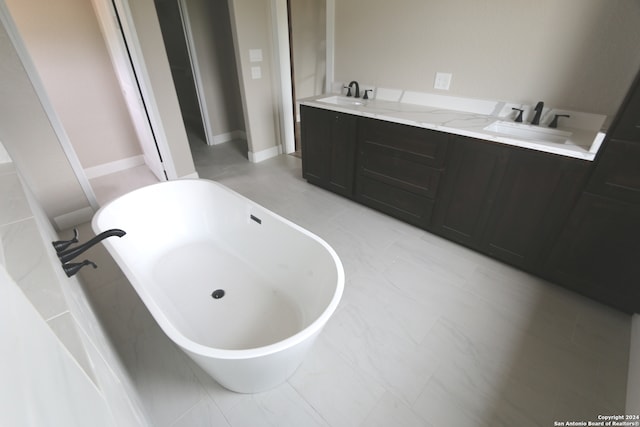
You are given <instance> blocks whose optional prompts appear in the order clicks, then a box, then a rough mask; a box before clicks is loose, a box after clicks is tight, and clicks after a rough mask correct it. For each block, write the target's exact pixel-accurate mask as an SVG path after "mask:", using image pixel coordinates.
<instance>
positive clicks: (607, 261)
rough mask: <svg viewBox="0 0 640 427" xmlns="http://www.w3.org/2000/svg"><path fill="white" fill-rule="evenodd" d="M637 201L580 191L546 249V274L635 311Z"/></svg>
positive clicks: (639, 290) (638, 294) (639, 306)
mask: <svg viewBox="0 0 640 427" xmlns="http://www.w3.org/2000/svg"><path fill="white" fill-rule="evenodd" d="M639 239H640V205H638V204H630V203H626V202H621V201H617V200H613V199H609V198H607V197H602V196H599V195H596V194H591V193H584V194H583V195H582V197H581V198H580V200H579V202H578V204H577V205H576V207H575V209H574V210H573V212H572V214H571V217H570V219H569V221H568V223H567V226H566V227H565V229H564V231H563V232H562V234H561V235H560V238H559V239H558V242H557V244H556V245H555V247H554V248H553V251H552V252H551V256H550V257H549V262H548V264H547V272H548V276H549V278H550V279H551V280H552V281H554V282H556V283H558V284H561V285H563V286H565V287H567V288H570V289H573V290H575V291H577V292H579V293H581V294H583V295H586V296H588V297H591V298H594V299H596V300H598V301H601V302H604V303H606V304H609V305H611V306H613V307H616V308H618V309H620V310H623V311H626V312H629V313H631V312H638V311H640V241H639Z"/></svg>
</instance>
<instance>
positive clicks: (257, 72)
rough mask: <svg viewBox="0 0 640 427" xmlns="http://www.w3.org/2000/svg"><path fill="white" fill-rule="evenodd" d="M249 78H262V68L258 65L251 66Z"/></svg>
mask: <svg viewBox="0 0 640 427" xmlns="http://www.w3.org/2000/svg"><path fill="white" fill-rule="evenodd" d="M251 78H252V79H253V80H258V79H261V78H262V68H260V67H251Z"/></svg>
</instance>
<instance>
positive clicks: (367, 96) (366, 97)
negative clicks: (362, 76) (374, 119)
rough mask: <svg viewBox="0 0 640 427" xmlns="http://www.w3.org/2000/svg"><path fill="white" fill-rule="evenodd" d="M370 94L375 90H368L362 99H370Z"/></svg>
mask: <svg viewBox="0 0 640 427" xmlns="http://www.w3.org/2000/svg"><path fill="white" fill-rule="evenodd" d="M369 92H373V89H366V90H365V91H364V96H363V97H362V99H369Z"/></svg>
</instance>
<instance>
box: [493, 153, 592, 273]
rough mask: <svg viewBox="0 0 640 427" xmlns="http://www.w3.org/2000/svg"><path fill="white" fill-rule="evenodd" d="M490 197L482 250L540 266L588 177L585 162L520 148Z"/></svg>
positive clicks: (510, 260) (532, 268)
mask: <svg viewBox="0 0 640 427" xmlns="http://www.w3.org/2000/svg"><path fill="white" fill-rule="evenodd" d="M507 150H508V151H509V157H508V160H507V164H506V169H505V172H504V174H503V175H502V177H501V179H500V183H499V185H498V188H497V190H496V194H495V196H494V198H493V200H492V205H491V209H490V213H489V217H488V220H487V223H486V226H485V228H484V232H483V237H482V243H481V250H482V251H483V252H485V253H486V254H488V255H491V256H493V257H495V258H498V259H500V260H503V261H505V262H508V263H509V264H512V265H515V266H518V267H520V268H523V269H525V270H528V271H536V270H539V269H540V268H541V265H542V263H543V259H544V255H545V253H546V252H545V251H548V250H549V249H550V248H551V245H552V243H553V240H554V238H555V236H557V235H558V233H560V231H561V228H562V225H563V223H564V221H565V220H566V219H567V217H568V215H569V213H570V211H571V209H572V207H573V205H574V204H575V202H576V200H577V199H578V197H579V195H580V193H581V190H582V186H583V185H584V182H585V180H586V177H587V172H588V170H589V166H590V164H589V162H587V161H584V160H578V159H571V158H567V157H562V156H557V155H554V154H548V153H541V152H536V151H533V150H527V149H520V148H511V147H509V148H507Z"/></svg>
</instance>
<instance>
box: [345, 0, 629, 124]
mask: <svg viewBox="0 0 640 427" xmlns="http://www.w3.org/2000/svg"><path fill="white" fill-rule="evenodd" d="M335 17H336V18H335V19H336V35H335V36H336V40H335V49H336V50H335V79H336V80H337V81H350V80H358V81H359V82H361V83H366V84H371V85H374V86H378V87H389V88H399V89H411V90H416V91H422V92H438V91H436V90H435V89H433V80H434V76H435V73H436V72H437V71H443V72H449V73H452V74H453V81H452V85H451V90H450V91H449V92H445V93H446V94H451V95H459V96H465V97H471V98H485V99H498V100H510V101H516V102H522V103H529V104H531V103H535V102H536V101H538V100H543V101H545V103H547V104H548V105H549V106H554V107H561V108H566V109H569V110H578V111H586V112H590V113H598V114H605V115H608V116H612V115H613V114H614V113H615V112H616V111H617V108H618V107H619V104H620V102H621V101H622V98H623V97H624V95H625V93H626V91H627V90H628V88H629V85H630V83H631V81H632V79H633V77H634V76H635V74H636V72H637V70H638V68H639V67H640V50H638V48H637V47H638V45H639V44H640V2H638V1H637V0H616V1H604V0H563V1H557V0H540V1H535V2H531V1H523V0H518V1H514V0H492V1H476V0H452V1H440V0H397V1H393V2H390V1H387V0H349V1H346V0H336V13H335ZM440 93H443V92H440Z"/></svg>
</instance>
